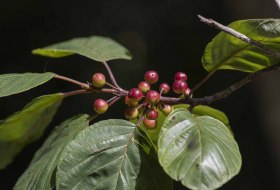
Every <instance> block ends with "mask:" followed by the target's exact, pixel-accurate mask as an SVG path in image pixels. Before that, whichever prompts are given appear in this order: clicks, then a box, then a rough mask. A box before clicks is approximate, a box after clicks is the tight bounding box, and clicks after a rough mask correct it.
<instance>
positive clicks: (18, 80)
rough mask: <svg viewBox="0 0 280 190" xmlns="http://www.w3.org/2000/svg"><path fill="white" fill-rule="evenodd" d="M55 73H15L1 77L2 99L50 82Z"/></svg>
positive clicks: (0, 91)
mask: <svg viewBox="0 0 280 190" xmlns="http://www.w3.org/2000/svg"><path fill="white" fill-rule="evenodd" d="M54 76H55V74H54V73H22V74H19V73H13V74H3V75H0V97H4V96H9V95H12V94H17V93H20V92H24V91H27V90H30V89H32V88H34V87H36V86H39V85H41V84H44V83H45V82H48V81H49V80H50V79H52V78H53V77H54Z"/></svg>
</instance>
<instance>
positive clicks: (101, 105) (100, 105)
mask: <svg viewBox="0 0 280 190" xmlns="http://www.w3.org/2000/svg"><path fill="white" fill-rule="evenodd" d="M93 109H94V111H95V112H96V113H98V114H103V113H105V112H106V111H107V110H108V103H107V102H106V101H105V100H103V99H97V100H95V101H94V103H93Z"/></svg>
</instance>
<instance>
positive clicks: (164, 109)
mask: <svg viewBox="0 0 280 190" xmlns="http://www.w3.org/2000/svg"><path fill="white" fill-rule="evenodd" d="M159 108H160V111H161V112H162V113H163V115H165V116H168V115H169V114H170V113H171V112H172V111H173V109H174V108H173V106H171V105H166V104H163V105H160V107H159Z"/></svg>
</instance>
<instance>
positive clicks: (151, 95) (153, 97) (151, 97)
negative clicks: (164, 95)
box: [146, 90, 160, 105]
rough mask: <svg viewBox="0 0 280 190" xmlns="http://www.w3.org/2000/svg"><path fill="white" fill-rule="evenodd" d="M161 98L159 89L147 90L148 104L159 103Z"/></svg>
mask: <svg viewBox="0 0 280 190" xmlns="http://www.w3.org/2000/svg"><path fill="white" fill-rule="evenodd" d="M159 100H160V95H159V93H158V92H157V91H154V90H150V91H149V92H147V94H146V101H147V103H148V104H150V105H154V104H157V103H158V102H159Z"/></svg>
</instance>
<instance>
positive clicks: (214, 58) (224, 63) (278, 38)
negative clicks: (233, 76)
mask: <svg viewBox="0 0 280 190" xmlns="http://www.w3.org/2000/svg"><path fill="white" fill-rule="evenodd" d="M228 27H230V28H233V29H235V30H237V31H238V32H240V33H242V34H245V35H246V36H248V37H250V38H252V39H253V40H256V41H258V42H260V43H262V44H263V45H265V46H267V47H269V48H272V49H275V50H279V51H280V45H279V44H280V19H252V20H240V21H236V22H233V23H231V24H230V25H228ZM202 63H203V66H204V68H205V69H206V70H207V71H208V72H215V71H216V70H218V69H232V70H238V71H243V72H255V71H258V70H260V69H263V68H265V67H268V66H271V65H274V64H276V63H279V59H278V58H275V57H272V56H270V55H267V54H266V53H264V52H263V51H262V50H260V49H258V48H256V47H254V46H252V45H250V44H248V43H245V42H243V41H241V40H239V39H237V38H236V37H233V36H231V35H229V34H226V33H224V32H221V33H219V34H218V35H217V36H216V37H215V38H214V39H213V40H212V41H211V42H210V43H209V44H208V45H207V46H206V49H205V52H204V55H203V57H202Z"/></svg>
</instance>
